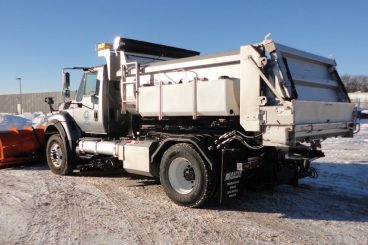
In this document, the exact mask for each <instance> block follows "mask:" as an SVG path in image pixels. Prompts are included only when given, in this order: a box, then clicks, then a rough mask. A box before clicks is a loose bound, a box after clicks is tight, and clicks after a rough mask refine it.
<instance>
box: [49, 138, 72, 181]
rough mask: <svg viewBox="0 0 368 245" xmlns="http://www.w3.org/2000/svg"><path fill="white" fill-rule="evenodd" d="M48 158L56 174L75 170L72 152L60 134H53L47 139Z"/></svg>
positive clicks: (64, 173)
mask: <svg viewBox="0 0 368 245" xmlns="http://www.w3.org/2000/svg"><path fill="white" fill-rule="evenodd" d="M46 158H47V164H48V165H49V167H50V170H51V171H52V172H53V173H54V174H58V175H67V174H70V173H72V172H73V167H72V152H71V151H70V150H69V149H68V148H67V147H66V146H65V143H64V141H63V139H62V138H61V137H60V135H59V134H54V135H51V136H50V138H49V140H48V141H47V146H46Z"/></svg>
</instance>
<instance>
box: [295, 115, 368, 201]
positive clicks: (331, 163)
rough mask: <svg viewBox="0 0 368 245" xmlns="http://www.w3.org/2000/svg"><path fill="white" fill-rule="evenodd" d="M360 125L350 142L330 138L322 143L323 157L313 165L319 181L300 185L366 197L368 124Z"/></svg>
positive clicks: (367, 121) (367, 180) (363, 122)
mask: <svg viewBox="0 0 368 245" xmlns="http://www.w3.org/2000/svg"><path fill="white" fill-rule="evenodd" d="M360 123H361V126H360V132H359V133H357V134H355V135H354V138H330V139H327V140H326V141H324V142H323V143H322V150H323V151H324V152H325V153H326V157H324V158H321V159H317V160H316V161H315V162H314V163H313V166H314V167H315V168H317V169H318V171H319V178H318V179H310V178H307V179H305V180H303V181H302V182H303V183H308V184H311V185H313V186H316V187H317V186H318V187H321V186H324V187H326V188H331V189H332V190H333V191H336V192H338V193H345V194H349V195H364V196H367V197H368V120H361V122H360ZM347 152H349V154H347ZM367 201H368V200H367ZM367 204H368V203H367Z"/></svg>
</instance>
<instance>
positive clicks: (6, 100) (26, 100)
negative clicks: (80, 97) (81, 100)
mask: <svg viewBox="0 0 368 245" xmlns="http://www.w3.org/2000/svg"><path fill="white" fill-rule="evenodd" d="M75 93H76V92H71V98H74V97H75ZM46 97H54V101H55V104H54V108H55V109H56V108H58V105H59V104H60V103H61V102H63V96H62V94H61V91H60V92H45V93H25V94H22V111H23V112H39V111H41V112H44V113H47V112H50V109H49V106H48V105H47V104H46V103H45V98H46ZM19 103H20V98H19V94H8V95H0V113H17V112H18V111H19ZM17 109H18V110H17Z"/></svg>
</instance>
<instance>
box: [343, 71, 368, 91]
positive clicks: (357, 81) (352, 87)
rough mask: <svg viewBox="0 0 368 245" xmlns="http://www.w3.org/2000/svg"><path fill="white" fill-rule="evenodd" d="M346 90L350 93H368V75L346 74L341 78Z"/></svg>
mask: <svg viewBox="0 0 368 245" xmlns="http://www.w3.org/2000/svg"><path fill="white" fill-rule="evenodd" d="M341 80H342V82H343V83H344V85H345V87H346V90H347V91H348V92H349V93H350V92H357V91H360V92H368V75H350V74H345V75H343V76H342V77H341Z"/></svg>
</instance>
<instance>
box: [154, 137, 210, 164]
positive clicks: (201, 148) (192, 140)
mask: <svg viewBox="0 0 368 245" xmlns="http://www.w3.org/2000/svg"><path fill="white" fill-rule="evenodd" d="M211 139H212V137H210V136H209V137H203V136H198V137H196V136H195V135H190V136H188V137H183V136H182V135H181V137H171V138H167V139H165V140H163V141H162V142H160V145H159V147H158V148H157V149H156V151H155V152H154V153H153V154H152V156H151V162H155V160H156V161H157V160H158V159H159V158H161V157H162V155H163V154H164V152H165V151H166V150H167V149H168V148H169V147H170V146H172V145H174V144H176V143H189V144H192V145H193V146H194V147H195V148H196V150H197V151H198V152H199V154H200V155H201V156H202V157H203V159H205V160H206V161H207V163H208V164H209V165H210V168H211V170H213V171H216V162H215V161H214V159H213V157H214V154H211V153H210V151H209V150H208V147H209V146H210V144H211ZM212 142H213V140H212Z"/></svg>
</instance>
